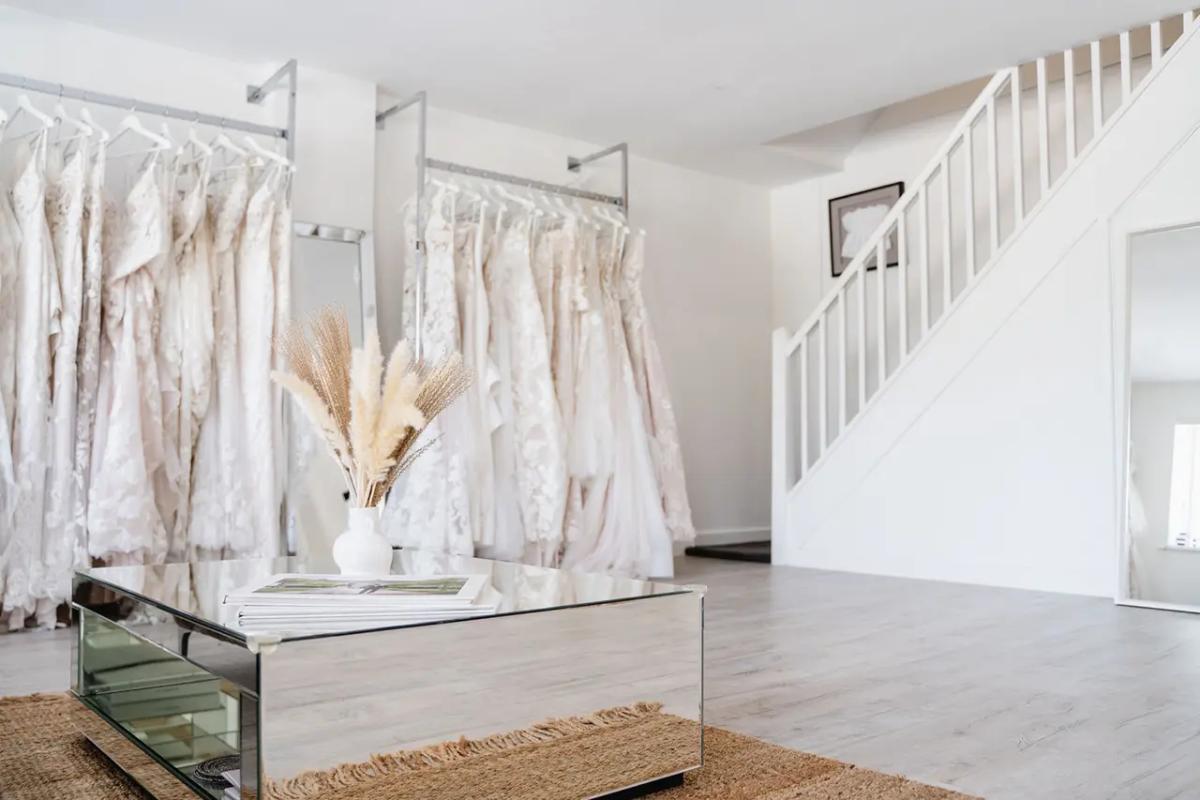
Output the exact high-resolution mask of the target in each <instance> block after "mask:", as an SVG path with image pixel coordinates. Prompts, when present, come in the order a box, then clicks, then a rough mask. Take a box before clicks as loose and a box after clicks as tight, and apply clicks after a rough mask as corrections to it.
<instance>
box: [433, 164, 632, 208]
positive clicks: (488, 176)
mask: <svg viewBox="0 0 1200 800" xmlns="http://www.w3.org/2000/svg"><path fill="white" fill-rule="evenodd" d="M425 163H426V164H427V165H428V166H429V168H430V169H436V170H441V171H442V172H453V173H456V174H458V175H467V176H469V177H472V178H482V179H484V180H489V181H499V182H501V183H510V184H512V185H514V186H524V187H526V188H529V189H537V190H538V191H542V192H550V193H552V194H562V195H567V196H568V197H579V198H581V199H583V200H593V201H595V202H597V203H610V204H612V205H614V206H617V207H619V208H624V206H625V201H624V200H623V199H622V198H620V197H617V196H616V195H611V194H601V193H600V192H589V191H587V190H586V189H576V188H575V187H574V186H563V185H561V184H557V183H546V182H545V181H535V180H531V179H529V178H522V177H520V176H518V175H506V174H505V173H503V172H492V171H491V170H487V169H478V168H476V167H468V166H466V165H463V164H454V163H452V162H450V161H439V160H438V159H436V158H427V159H425Z"/></svg>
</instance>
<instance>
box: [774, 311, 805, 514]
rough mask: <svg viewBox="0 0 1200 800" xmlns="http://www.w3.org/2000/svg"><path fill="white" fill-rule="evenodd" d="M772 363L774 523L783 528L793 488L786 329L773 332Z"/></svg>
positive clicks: (792, 446)
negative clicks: (789, 493)
mask: <svg viewBox="0 0 1200 800" xmlns="http://www.w3.org/2000/svg"><path fill="white" fill-rule="evenodd" d="M771 364H772V369H771V442H772V446H771V524H772V526H774V528H775V530H783V524H784V522H783V521H784V517H783V516H782V514H783V510H784V505H783V504H784V502H785V501H786V499H787V493H788V490H789V489H791V486H790V485H789V484H788V476H789V474H790V473H791V470H789V469H788V465H789V464H791V463H792V453H793V449H794V443H793V442H792V436H791V425H790V424H789V423H790V420H789V419H788V369H787V364H788V335H787V331H786V330H785V329H783V328H776V329H775V332H774V333H773V334H772V335H771ZM801 408H803V400H801ZM796 474H797V477H799V473H798V472H797V473H796Z"/></svg>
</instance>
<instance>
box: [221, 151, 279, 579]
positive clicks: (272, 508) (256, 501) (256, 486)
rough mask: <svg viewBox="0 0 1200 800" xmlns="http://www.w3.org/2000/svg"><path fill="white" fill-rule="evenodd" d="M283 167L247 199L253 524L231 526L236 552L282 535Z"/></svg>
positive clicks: (243, 254)
mask: <svg viewBox="0 0 1200 800" xmlns="http://www.w3.org/2000/svg"><path fill="white" fill-rule="evenodd" d="M280 177H281V176H280V173H279V168H278V167H273V168H270V169H268V170H266V171H265V172H264V174H262V175H261V176H260V177H259V182H258V185H257V186H255V188H254V191H253V193H252V194H251V195H250V199H249V201H248V202H247V205H246V214H245V223H244V227H243V229H242V233H241V237H240V239H239V241H238V246H237V256H236V264H235V267H234V269H235V272H236V286H237V343H236V350H237V354H238V368H239V370H240V383H241V395H242V407H241V419H242V423H243V426H244V427H243V436H244V447H245V450H244V451H243V452H244V454H245V461H244V468H245V469H246V470H247V472H245V473H243V475H244V476H245V477H244V479H243V480H242V481H239V483H241V485H242V490H243V491H245V492H246V502H247V504H248V509H249V524H248V525H235V526H233V527H231V528H230V530H229V540H228V547H229V548H230V550H231V554H232V556H233V557H235V558H245V557H248V556H266V555H275V554H276V553H277V552H278V539H279V502H278V499H277V498H276V495H275V448H274V442H273V439H274V432H275V423H274V419H273V417H274V415H273V413H272V410H273V400H274V394H275V393H274V391H273V389H272V385H271V368H272V366H273V365H272V340H273V337H274V326H275V274H274V272H275V270H274V265H273V263H272V259H271V247H272V243H273V240H274V235H273V234H274V225H275V204H276V194H277V191H278V187H279V184H280Z"/></svg>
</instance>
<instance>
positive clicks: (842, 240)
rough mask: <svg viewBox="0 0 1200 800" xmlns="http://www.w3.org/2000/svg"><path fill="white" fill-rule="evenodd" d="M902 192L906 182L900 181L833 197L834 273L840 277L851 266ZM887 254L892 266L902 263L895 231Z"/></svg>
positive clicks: (831, 245)
mask: <svg viewBox="0 0 1200 800" xmlns="http://www.w3.org/2000/svg"><path fill="white" fill-rule="evenodd" d="M902 194H904V182H903V181H900V182H897V183H889V184H887V185H886V186H876V187H875V188H874V189H867V190H866V191H864V192H855V193H854V194H845V195H842V196H841V197H835V198H833V199H832V200H830V201H829V263H830V265H831V266H832V267H833V277H835V278H836V277H838V276H839V275H841V274H842V272H843V271H844V270H845V269H846V267H848V266H850V262H851V261H853V260H854V257H855V256H856V255H858V251H859V250H861V249H862V248H863V245H865V244H866V243H867V239H868V237H870V235H871V234H872V233H874V232H875V229H876V228H878V227H879V223H881V222H883V218H884V217H885V216H887V213H888V211H889V210H891V208H892V206H893V205H894V204H895V202H896V201H897V200H899V199H900V195H902ZM885 258H886V261H887V265H888V266H889V267H894V266H896V265H897V264H899V263H900V254H899V252H898V250H897V247H896V237H895V236H894V235H893V236H889V237H888V242H887V253H886V256H885ZM868 269H875V267H874V266H870V267H868Z"/></svg>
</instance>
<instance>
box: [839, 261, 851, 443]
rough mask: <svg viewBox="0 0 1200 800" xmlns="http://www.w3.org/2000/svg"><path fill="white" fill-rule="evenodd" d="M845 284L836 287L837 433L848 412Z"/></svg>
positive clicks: (843, 425)
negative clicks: (837, 323)
mask: <svg viewBox="0 0 1200 800" xmlns="http://www.w3.org/2000/svg"><path fill="white" fill-rule="evenodd" d="M847 311H849V309H848V308H846V284H844V283H843V284H842V286H841V288H839V289H838V312H839V314H838V316H839V317H840V318H841V319H840V322H841V324H839V325H838V435H839V436H840V435H841V433H842V431H844V430H846V415H847V413H848V411H847V406H848V405H849V403H850V399H849V398H848V397H846V358H847V354H846V325H847V320H846V317H847V316H848V315H847V314H846V312H847Z"/></svg>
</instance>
